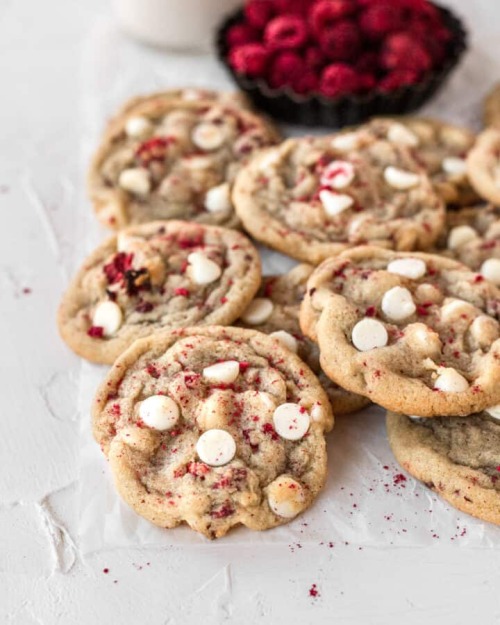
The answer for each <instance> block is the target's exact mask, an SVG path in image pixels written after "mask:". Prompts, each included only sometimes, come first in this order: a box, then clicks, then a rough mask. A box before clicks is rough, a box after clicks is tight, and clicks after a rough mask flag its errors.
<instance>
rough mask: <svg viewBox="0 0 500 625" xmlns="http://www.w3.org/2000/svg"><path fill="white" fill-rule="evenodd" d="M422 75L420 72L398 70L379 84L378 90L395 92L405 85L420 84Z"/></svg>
mask: <svg viewBox="0 0 500 625" xmlns="http://www.w3.org/2000/svg"><path fill="white" fill-rule="evenodd" d="M419 78H420V74H419V73H418V72H412V71H409V70H402V71H400V70H396V71H395V72H390V73H389V74H387V75H386V76H384V78H382V80H381V81H380V82H379V83H378V88H379V89H380V90H381V91H395V90H396V89H399V88H400V87H404V86H405V85H414V84H415V83H416V82H418V80H419Z"/></svg>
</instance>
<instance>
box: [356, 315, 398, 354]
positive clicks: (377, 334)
mask: <svg viewBox="0 0 500 625" xmlns="http://www.w3.org/2000/svg"><path fill="white" fill-rule="evenodd" d="M388 340H389V336H388V334H387V330H386V329H385V326H384V325H383V324H382V323H380V321H377V320H376V319H369V318H365V319H361V321H358V323H357V324H356V325H355V326H354V328H353V329H352V343H353V345H354V347H355V348H356V349H358V350H359V351H360V352H366V351H369V350H370V349H375V348H376V347H384V346H385V345H387V342H388Z"/></svg>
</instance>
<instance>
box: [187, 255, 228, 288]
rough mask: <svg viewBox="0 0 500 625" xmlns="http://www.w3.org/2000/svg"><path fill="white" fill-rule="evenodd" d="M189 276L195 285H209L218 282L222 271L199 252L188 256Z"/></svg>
mask: <svg viewBox="0 0 500 625" xmlns="http://www.w3.org/2000/svg"><path fill="white" fill-rule="evenodd" d="M188 262H189V264H190V268H189V274H190V276H191V278H192V280H193V281H194V282H196V284H210V283H211V282H214V281H215V280H218V279H219V278H220V276H221V274H222V270H221V268H220V267H219V265H218V264H217V263H214V261H213V260H210V258H207V257H206V256H205V255H204V254H202V253H201V252H191V254H189V256H188Z"/></svg>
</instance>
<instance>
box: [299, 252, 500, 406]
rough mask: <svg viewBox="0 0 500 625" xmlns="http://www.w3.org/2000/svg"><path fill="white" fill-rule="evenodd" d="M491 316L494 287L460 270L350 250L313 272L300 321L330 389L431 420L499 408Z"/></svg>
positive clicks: (497, 312)
mask: <svg viewBox="0 0 500 625" xmlns="http://www.w3.org/2000/svg"><path fill="white" fill-rule="evenodd" d="M403 261H405V262H403ZM499 317H500V290H499V289H498V287H496V286H495V285H494V284H492V283H491V282H488V281H487V280H486V279H485V278H484V277H483V276H482V275H481V274H479V273H474V272H473V271H471V270H470V269H469V268H468V267H466V266H465V265H462V264H461V263H458V262H456V261H454V260H450V259H447V258H443V257H441V256H437V255H432V254H423V253H417V252H413V253H398V252H393V251H389V250H382V249H380V248H375V247H358V248H355V249H353V250H350V251H347V252H344V253H342V254H340V255H339V256H337V257H334V258H331V259H329V260H327V261H325V262H324V263H323V264H321V265H320V266H319V267H317V268H316V270H315V271H314V273H313V274H312V275H311V277H310V278H309V280H308V283H307V295H306V297H305V299H304V301H303V303H302V307H301V313H300V322H301V326H302V330H303V331H304V333H305V334H306V335H308V336H309V337H311V338H312V339H313V340H316V341H317V342H318V344H319V349H320V362H321V367H322V369H323V370H324V371H325V372H326V373H327V375H328V376H329V377H330V378H331V379H332V380H333V381H334V382H336V383H337V384H339V385H341V386H343V387H344V388H346V389H348V390H350V391H351V392H353V393H358V394H360V395H364V396H365V397H367V398H369V399H371V400H372V401H374V402H375V403H378V404H380V405H381V406H384V407H385V408H387V409H388V410H393V411H397V412H401V413H404V414H412V415H415V414H417V415H420V416H421V417H433V416H446V415H453V416H457V415H468V414H471V413H473V412H478V411H480V410H483V409H485V408H486V407H488V406H492V405H496V404H498V403H500V324H499Z"/></svg>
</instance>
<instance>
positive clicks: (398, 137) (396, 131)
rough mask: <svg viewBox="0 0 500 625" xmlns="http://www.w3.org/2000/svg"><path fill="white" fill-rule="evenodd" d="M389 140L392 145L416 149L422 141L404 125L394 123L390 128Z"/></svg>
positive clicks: (388, 132)
mask: <svg viewBox="0 0 500 625" xmlns="http://www.w3.org/2000/svg"><path fill="white" fill-rule="evenodd" d="M387 138H388V139H389V141H390V142H391V143H398V144H399V145H406V146H408V147H411V148H414V147H416V146H417V145H418V144H419V143H420V141H419V138H418V137H417V135H416V134H415V133H414V132H412V131H411V130H410V129H409V128H407V127H406V126H403V124H398V123H394V124H391V125H390V126H389V130H388V131H387Z"/></svg>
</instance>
